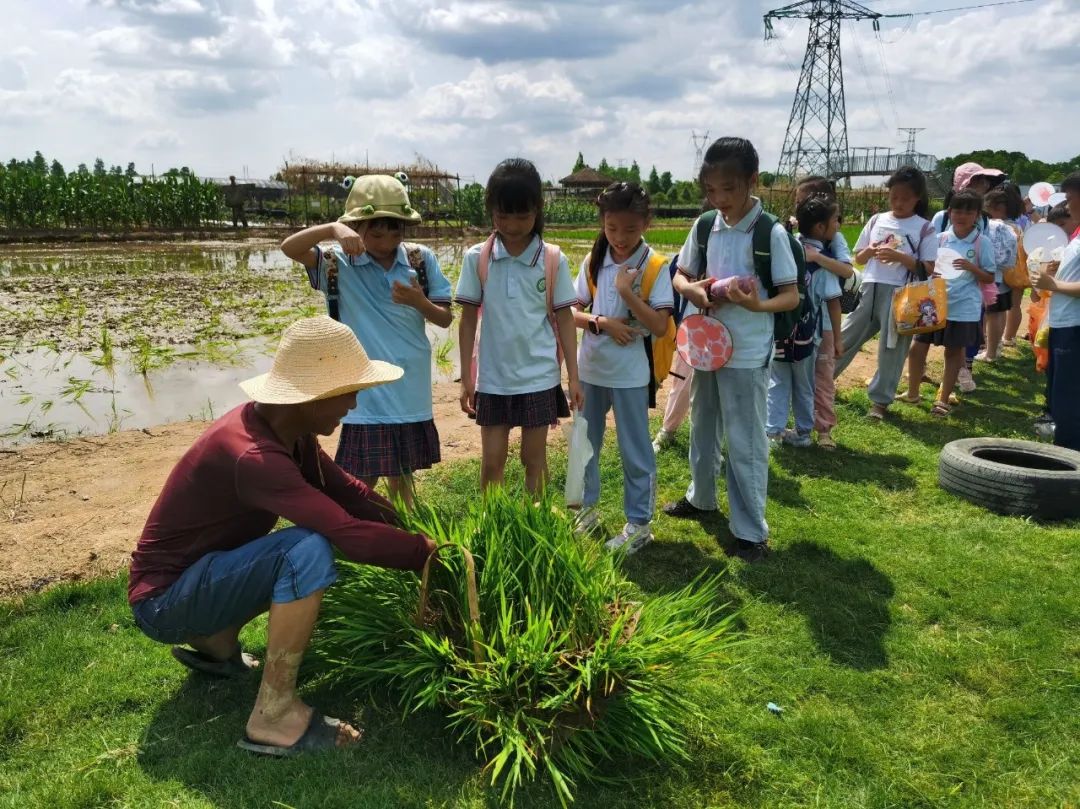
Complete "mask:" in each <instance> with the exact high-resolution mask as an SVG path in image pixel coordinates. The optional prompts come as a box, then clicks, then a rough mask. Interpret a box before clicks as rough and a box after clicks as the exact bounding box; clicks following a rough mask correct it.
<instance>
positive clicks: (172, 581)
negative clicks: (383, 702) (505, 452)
mask: <svg viewBox="0 0 1080 809" xmlns="http://www.w3.org/2000/svg"><path fill="white" fill-rule="evenodd" d="M401 374H402V371H401V369H400V368H398V367H397V366H395V365H391V364H389V363H385V362H378V361H374V360H369V359H368V357H367V354H366V353H365V352H364V349H363V348H362V347H361V345H360V343H359V342H358V341H357V339H356V337H355V336H354V335H353V333H352V331H351V330H350V329H349V328H348V326H343V325H342V324H340V323H336V322H335V321H333V320H331V319H330V318H328V317H316V318H308V319H304V320H300V321H297V322H296V323H294V324H292V325H291V326H290V327H289V328H288V329H286V330H285V334H284V336H283V337H282V340H281V345H280V346H279V348H278V352H277V355H276V356H275V357H274V362H273V367H272V369H271V371H270V373H268V374H263V375H262V376H258V377H255V378H254V379H249V380H248V381H246V382H243V383H241V387H242V388H243V389H244V391H245V392H246V393H247V394H248V396H250V397H251V399H253V400H254V401H252V402H249V403H247V404H245V405H241V406H240V407H237V408H236V409H234V410H231V411H230V412H228V413H226V414H225V415H224V416H222V417H221V418H220V419H218V421H216V422H215V423H214V424H213V425H212V426H211V427H210V429H208V430H207V431H206V432H205V433H204V434H203V435H202V436H201V437H200V438H199V439H198V440H197V441H196V442H195V444H194V445H193V446H192V447H191V448H190V449H189V450H188V451H187V453H186V454H185V455H184V457H183V458H181V459H180V462H179V463H178V464H177V465H176V468H175V469H173V471H172V474H170V475H169V478H168V480H167V481H166V482H165V488H164V489H163V490H162V492H161V494H160V496H159V497H158V500H157V502H156V503H155V504H154V508H153V510H152V511H151V512H150V516H149V517H148V518H147V521H146V527H145V528H144V529H143V533H142V537H141V538H140V539H139V543H138V547H137V548H136V549H135V552H134V553H133V554H132V560H131V581H130V584H129V587H128V600H129V602H130V603H131V607H132V611H133V612H134V615H135V622H136V623H137V624H138V626H139V628H140V629H141V630H142V631H143V632H144V633H146V635H148V636H149V637H150V638H152V639H154V640H156V641H159V642H161V643H185V644H187V646H188V647H189V648H185V647H182V646H174V647H173V649H172V653H173V656H174V657H175V658H176V659H177V660H179V661H180V662H181V663H183V664H184V665H186V666H188V667H190V668H192V669H195V670H198V671H202V672H205V673H208V674H213V675H217V676H226V677H227V676H240V675H246V674H248V672H249V671H250V670H251V669H253V668H255V667H256V666H257V665H258V663H257V661H255V660H254V659H253V658H251V657H250V656H249V655H246V654H244V653H243V652H242V651H241V649H240V644H239V640H238V635H239V632H240V630H241V628H242V627H243V626H244V625H245V624H247V623H248V622H249V621H250V620H251V619H252V618H254V617H255V616H256V615H259V614H261V613H263V612H266V611H267V610H269V613H270V616H269V627H268V630H267V643H266V664H265V665H264V666H263V667H262V684H261V686H260V688H259V694H258V697H257V699H256V700H255V707H254V708H253V709H252V711H251V715H250V716H249V717H248V720H247V728H246V731H247V732H246V734H245V736H244V738H243V739H242V740H241V741H240V742H239V744H240V746H241V747H243V748H245V749H248V750H252V751H254V752H258V753H265V754H269V755H279V756H280V755H290V754H293V753H297V752H301V751H305V750H314V749H328V748H333V747H344V746H348V745H350V744H354V743H355V742H357V741H358V740H359V738H360V732H359V731H358V730H357V729H355V728H353V727H352V726H350V725H349V724H347V723H345V722H342V721H340V720H337V719H330V718H329V717H325V716H323V715H322V714H321V713H320V712H319V711H317V710H313V709H312V708H310V707H309V706H307V705H305V704H304V703H303V702H301V701H300V699H299V698H298V697H297V695H296V674H297V670H298V669H299V667H300V661H301V659H302V657H303V655H304V651H305V649H306V648H307V645H308V641H309V639H310V637H311V633H312V629H313V628H314V626H315V620H316V618H317V617H318V614H319V605H320V603H321V601H322V596H323V593H324V592H325V590H326V588H327V587H329V586H330V585H331V584H332V583H333V582H334V580H335V579H336V577H337V573H336V571H335V569H334V554H333V548H337V549H338V550H339V551H340V552H341V553H342V554H343V555H344V556H346V557H347V558H349V559H352V560H354V561H357V562H362V563H366V564H372V565H379V566H381V567H389V568H399V569H404V570H420V569H421V568H422V567H423V564H424V560H425V559H426V558H427V556H428V554H429V552H430V551H431V549H432V548H433V547H434V546H433V543H432V542H431V540H429V539H428V538H427V537H424V536H422V535H420V534H409V533H406V532H404V531H402V530H400V529H399V528H397V527H395V526H396V525H397V517H396V513H395V511H394V509H393V507H392V506H391V505H390V503H389V502H388V501H387V500H386V499H384V498H383V497H381V496H380V495H378V494H376V493H375V492H373V491H372V490H371V489H369V488H368V487H367V486H365V485H364V484H363V483H362V482H361V481H359V480H357V479H356V478H354V477H352V476H351V475H349V474H347V473H346V472H344V471H343V470H342V469H341V468H340V467H338V466H337V465H336V464H334V462H333V461H332V460H330V458H329V456H327V455H326V454H325V453H324V452H323V451H322V450H321V449H320V448H319V445H318V441H317V439H316V436H318V435H330V434H331V433H333V431H334V429H335V428H336V427H337V426H338V422H339V421H340V420H341V418H342V417H343V416H344V415H345V414H346V413H348V412H349V410H351V409H352V408H353V407H354V406H355V404H356V392H357V391H358V390H363V389H365V388H370V387H373V386H375V385H382V384H385V383H387V382H393V381H394V380H395V379H398V378H399V377H400V376H401ZM279 517H283V518H285V519H286V520H288V521H289V522H291V523H293V525H294V526H295V527H291V528H285V529H283V530H280V531H274V530H273V528H274V526H275V524H276V523H277V521H278V518H279Z"/></svg>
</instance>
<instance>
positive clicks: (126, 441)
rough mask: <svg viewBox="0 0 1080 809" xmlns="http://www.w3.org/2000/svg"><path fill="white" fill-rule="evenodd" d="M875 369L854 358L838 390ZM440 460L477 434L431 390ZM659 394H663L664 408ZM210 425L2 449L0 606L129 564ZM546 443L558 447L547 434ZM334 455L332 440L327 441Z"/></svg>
mask: <svg viewBox="0 0 1080 809" xmlns="http://www.w3.org/2000/svg"><path fill="white" fill-rule="evenodd" d="M873 367H874V360H873V356H872V355H871V354H869V353H867V352H866V351H864V352H863V353H862V354H860V355H859V356H858V357H857V358H856V360H855V362H854V363H853V364H852V366H851V368H849V369H848V371H847V373H846V374H845V376H844V379H843V380H842V382H844V383H846V384H848V385H858V384H862V380H863V379H865V377H866V376H868V375H869V374H870V373H872V371H873ZM434 398H435V420H436V423H437V424H438V427H439V434H440V436H441V437H442V450H443V460H454V459H458V458H468V457H476V456H478V455H479V453H480V431H479V430H478V429H477V428H476V426H475V424H474V423H473V422H472V421H470V420H469V419H468V418H466V417H465V415H464V414H462V412H461V409H460V407H459V406H458V386H457V385H455V384H445V383H444V384H437V385H436V386H435V394H434ZM664 398H665V393H664V391H663V390H662V391H661V393H660V400H661V402H660V403H661V406H663V401H664ZM207 426H208V423H207V422H201V421H194V422H181V423H176V424H168V425H164V426H161V427H155V428H152V429H148V430H131V431H125V432H119V433H115V434H113V435H107V436H99V437H94V438H79V439H72V440H69V441H65V442H62V443H44V444H37V445H34V446H30V447H25V448H22V449H19V450H14V451H13V450H0V598H3V597H10V596H12V595H15V594H18V593H20V592H25V591H28V590H39V589H41V588H43V587H45V586H47V585H49V584H51V583H53V582H57V581H65V580H75V579H85V578H90V577H93V576H99V575H105V574H110V573H113V572H115V571H117V570H119V569H120V568H122V567H124V566H125V565H126V564H127V563H128V561H129V560H130V553H131V550H132V548H133V547H134V546H135V542H136V540H137V539H138V536H139V532H140V531H141V530H142V526H143V522H144V521H145V520H146V515H147V513H148V512H149V511H150V508H151V506H152V505H153V503H154V500H155V499H156V497H157V495H158V492H159V491H160V490H161V486H162V484H163V483H164V481H165V478H166V477H167V476H168V474H169V472H170V471H171V470H172V467H173V465H174V464H175V463H176V462H177V460H179V458H180V456H181V455H183V453H184V452H185V451H186V450H187V448H188V447H189V446H190V445H191V444H192V442H193V441H194V440H195V439H196V438H197V437H198V436H199V434H200V433H202V431H203V430H205V429H206V427H207ZM551 440H552V441H558V440H561V436H560V435H559V433H558V432H557V431H552V433H551ZM324 446H325V447H326V449H327V451H328V452H329V453H330V454H331V455H333V452H334V449H335V448H336V446H337V435H336V434H335V435H334V436H331V437H330V438H328V439H325V441H324Z"/></svg>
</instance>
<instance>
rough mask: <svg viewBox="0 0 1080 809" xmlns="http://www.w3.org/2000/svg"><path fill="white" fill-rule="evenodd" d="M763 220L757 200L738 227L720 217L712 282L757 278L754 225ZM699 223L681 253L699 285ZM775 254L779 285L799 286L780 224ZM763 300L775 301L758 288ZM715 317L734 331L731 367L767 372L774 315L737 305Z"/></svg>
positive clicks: (773, 241)
mask: <svg viewBox="0 0 1080 809" xmlns="http://www.w3.org/2000/svg"><path fill="white" fill-rule="evenodd" d="M759 216H761V200H759V199H758V198H757V197H754V207H753V208H751V209H750V212H749V213H748V214H747V215H746V216H744V217H743V218H742V219H741V220H740V221H739V222H738V223H737V224H735V225H729V224H728V223H727V222H725V221H724V217H723V215H721V214H720V213H719V212H718V213H717V214H716V222H715V223H714V224H713V228H712V232H711V233H709V243H708V251H707V256H706V258H707V261H708V266H707V267H706V268H705V274H706V275H707V276H709V277H710V278H730V277H732V276H741V275H755V273H754V248H753V233H754V224H755V223H756V222H757V220H758V217H759ZM696 234H697V221H695V222H694V226H693V227H692V228H690V234H689V235H688V236H687V237H686V241H685V242H684V243H683V246H682V250H681V251H680V252H679V272H681V273H682V274H683V275H685V276H686V277H687V278H689V279H690V280H692V281H693V280H697V277H698V274H699V273H700V271H701V255H700V253H701V251H700V250H698V246H697V237H696ZM769 250H770V253H771V255H772V280H773V284H774V285H775V286H778V287H780V286H785V285H787V284H794V283H795V282H796V281H797V280H798V268H797V267H796V266H795V256H794V254H792V252H791V241H790V240H789V238H788V232H787V230H786V229H785V228H784V226H783V225H781V224H780V223H779V222H777V223H776V224H775V225H774V226H773V229H772V233H771V234H770V238H769ZM758 292H759V295H760V297H761V299H762V300H768V299H769V293H768V290H766V289H765V288H764V286H763V285H762V284H761V283H760V281H759V283H758ZM709 314H711V315H712V316H713V317H715V318H716V319H717V320H719V321H720V322H722V323H723V324H724V325H725V326H727V328H728V331H729V332H731V342H732V346H733V348H734V351H733V352H732V354H731V360H730V361H729V362H728V364H727V366H726V367H728V368H761V367H763V366H764V365H765V364H766V363H767V362H768V361H769V358H770V357H771V356H772V353H773V315H772V312H751V311H750V310H749V309H745V308H743V307H742V306H739V305H738V304H735V303H729V302H726V301H724V302H720V303H718V304H717V305H716V306H714V307H713V308H712V309H711V310H710V311H709Z"/></svg>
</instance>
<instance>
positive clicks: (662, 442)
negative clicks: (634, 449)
mask: <svg viewBox="0 0 1080 809" xmlns="http://www.w3.org/2000/svg"><path fill="white" fill-rule="evenodd" d="M674 443H675V434H674V433H669V432H668V431H667V430H664V429H661V430H660V432H658V433H657V434H656V438H654V439H653V442H652V451H653V453H654V454H659V453H660V451H661V450H664V449H667V448H668V447H670V446H671V445H672V444H674Z"/></svg>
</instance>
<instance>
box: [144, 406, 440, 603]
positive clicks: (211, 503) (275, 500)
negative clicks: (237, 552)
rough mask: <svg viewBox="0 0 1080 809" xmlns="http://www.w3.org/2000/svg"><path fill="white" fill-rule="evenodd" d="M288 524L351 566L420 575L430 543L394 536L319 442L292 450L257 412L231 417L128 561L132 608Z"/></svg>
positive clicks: (367, 493) (202, 444)
mask: <svg viewBox="0 0 1080 809" xmlns="http://www.w3.org/2000/svg"><path fill="white" fill-rule="evenodd" d="M278 517H284V518H285V519H286V520H289V521H290V522H292V523H293V524H294V525H298V526H301V527H303V528H308V529H310V530H312V531H315V532H317V533H319V534H322V535H323V536H324V537H326V538H327V539H328V540H329V541H330V542H331V543H333V545H334V546H335V547H336V548H338V549H339V550H340V551H341V552H342V554H344V555H345V557H346V558H348V559H352V560H353V561H356V562H363V563H365V564H371V565H378V566H380V567H391V568H399V569H403V570H420V569H421V568H422V567H423V565H424V560H425V559H426V558H427V555H428V553H429V551H430V549H431V548H432V547H433V545H432V543H431V540H429V539H427V538H426V537H424V536H422V535H420V534H409V533H406V532H405V531H402V530H401V529H399V528H397V527H395V526H396V524H397V516H396V514H395V512H394V508H393V506H391V504H390V502H389V501H388V500H386V498H384V497H382V496H380V495H379V494H377V493H375V492H373V491H372V490H371V489H369V488H368V487H367V486H366V485H364V483H363V482H361V481H359V480H357V479H356V478H354V477H353V476H352V475H350V474H348V473H347V472H346V471H345V470H343V469H342V468H341V467H340V466H338V465H337V464H336V463H334V462H333V460H331V459H330V457H329V456H328V455H327V454H326V453H325V452H323V451H322V449H321V448H320V447H319V445H318V441H316V439H315V437H314V436H307V437H305V438H302V439H301V440H300V441H299V442H298V444H297V446H296V450H295V453H294V452H290V451H289V450H288V449H286V448H285V447H284V446H283V445H282V443H281V441H280V440H279V439H278V437H277V435H275V433H274V432H273V430H272V429H271V428H270V425H269V424H267V423H266V421H265V420H264V419H263V418H262V417H261V416H260V415H259V414H258V413H257V412H256V411H255V406H254V404H253V403H251V402H249V403H248V404H245V405H241V406H240V407H237V408H235V409H233V410H230V411H229V412H228V413H226V414H225V415H224V416H222V417H221V418H220V419H218V420H217V421H216V422H214V424H213V425H212V426H211V427H210V429H208V430H207V431H206V432H205V433H203V434H202V435H201V436H200V437H199V439H198V440H197V441H196V442H195V443H194V444H193V445H192V446H191V448H190V449H189V450H188V451H187V452H186V453H185V454H184V457H183V458H181V459H180V461H179V463H177V465H176V467H175V468H174V469H173V471H172V473H171V474H170V475H169V478H168V480H166V481H165V488H164V489H162V491H161V494H160V495H159V496H158V499H157V502H156V503H154V507H153V509H151V511H150V516H149V517H147V519H146V526H145V527H144V528H143V532H142V536H141V537H140V539H139V544H138V546H137V547H136V548H135V552H134V553H133V554H132V555H131V577H130V581H129V583H128V601H129V602H130V603H131V604H135V603H137V602H139V601H141V600H143V599H144V598H148V597H149V596H152V595H155V594H157V593H160V592H161V591H163V590H166V589H167V588H168V587H169V585H171V584H172V583H173V582H174V581H176V580H177V579H178V578H180V575H181V574H182V573H183V572H184V571H185V570H187V568H188V567H190V566H191V565H192V564H194V563H195V561H197V560H198V559H200V558H202V557H203V556H205V555H206V554H208V553H210V552H211V551H227V550H232V549H233V548H238V547H240V546H241V545H244V544H245V543H247V542H250V541H251V540H253V539H258V538H259V537H262V536H265V535H266V534H268V533H269V532H270V531H271V530H273V528H274V525H275V524H276V523H277V521H278Z"/></svg>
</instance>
